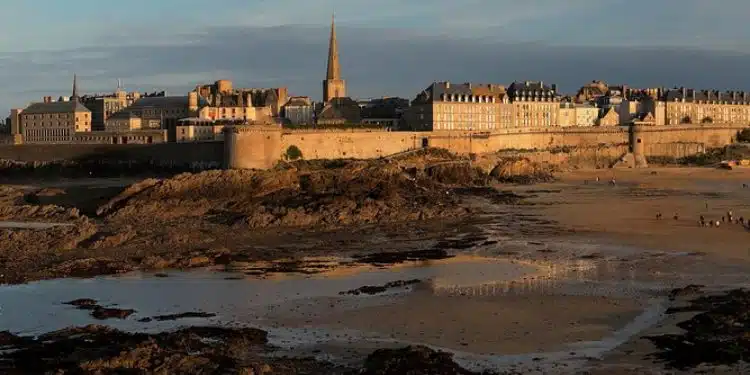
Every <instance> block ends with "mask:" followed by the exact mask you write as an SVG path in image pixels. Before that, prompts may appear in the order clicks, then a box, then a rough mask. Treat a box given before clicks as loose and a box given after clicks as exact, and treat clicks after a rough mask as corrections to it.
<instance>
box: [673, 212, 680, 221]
mask: <svg viewBox="0 0 750 375" xmlns="http://www.w3.org/2000/svg"><path fill="white" fill-rule="evenodd" d="M673 218H674V219H675V220H680V216H679V215H677V212H675V213H674V216H673Z"/></svg>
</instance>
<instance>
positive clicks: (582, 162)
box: [499, 145, 628, 168]
mask: <svg viewBox="0 0 750 375" xmlns="http://www.w3.org/2000/svg"><path fill="white" fill-rule="evenodd" d="M627 152H628V145H613V146H605V147H581V148H573V149H571V150H570V151H566V152H558V151H526V152H524V151H503V152H500V154H499V155H501V156H504V157H520V158H524V159H528V160H530V161H532V162H536V163H542V164H552V165H557V166H560V167H562V168H609V167H611V166H612V165H614V164H615V163H616V162H617V161H618V160H619V159H620V158H621V157H622V155H624V154H625V153H627Z"/></svg>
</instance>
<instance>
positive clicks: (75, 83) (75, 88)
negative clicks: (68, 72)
mask: <svg viewBox="0 0 750 375" xmlns="http://www.w3.org/2000/svg"><path fill="white" fill-rule="evenodd" d="M70 98H71V99H78V76H77V75H76V74H73V95H71V96H70Z"/></svg>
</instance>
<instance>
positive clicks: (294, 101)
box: [286, 96, 312, 107]
mask: <svg viewBox="0 0 750 375" xmlns="http://www.w3.org/2000/svg"><path fill="white" fill-rule="evenodd" d="M286 105H287V106H291V107H306V106H311V105H312V101H311V100H310V97H308V96H293V97H291V98H290V99H289V101H288V102H286Z"/></svg>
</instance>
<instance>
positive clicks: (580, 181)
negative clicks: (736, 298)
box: [71, 168, 750, 375]
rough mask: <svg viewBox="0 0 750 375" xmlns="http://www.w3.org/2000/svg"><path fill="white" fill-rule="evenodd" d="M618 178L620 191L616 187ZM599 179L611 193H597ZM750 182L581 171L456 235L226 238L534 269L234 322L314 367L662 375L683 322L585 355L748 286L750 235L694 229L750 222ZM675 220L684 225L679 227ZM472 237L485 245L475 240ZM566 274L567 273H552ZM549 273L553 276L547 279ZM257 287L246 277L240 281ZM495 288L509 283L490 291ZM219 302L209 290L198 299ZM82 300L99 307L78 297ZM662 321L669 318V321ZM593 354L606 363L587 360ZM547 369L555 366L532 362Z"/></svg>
mask: <svg viewBox="0 0 750 375" xmlns="http://www.w3.org/2000/svg"><path fill="white" fill-rule="evenodd" d="M613 174H614V176H615V177H616V180H617V185H616V186H610V185H609V184H608V183H607V181H608V180H609V179H610V178H611V177H612V176H613ZM597 176H599V177H600V179H601V181H600V182H596V181H595V178H596V177H597ZM584 181H588V183H584ZM743 183H748V184H750V171H748V170H732V171H726V170H717V169H705V168H704V169H697V168H689V169H688V168H685V169H677V168H661V169H646V170H617V171H614V172H613V171H611V170H601V171H575V172H568V173H564V174H562V175H561V176H560V180H559V181H557V182H554V183H545V184H538V185H533V186H507V185H504V186H498V188H499V189H502V190H510V191H513V192H514V193H517V194H520V195H523V196H525V198H524V204H520V205H492V204H489V203H488V202H486V201H483V200H480V199H478V200H474V201H469V202H467V203H469V204H472V205H475V206H476V207H482V208H483V209H484V214H483V215H481V217H476V218H473V219H475V220H474V221H471V222H463V223H460V224H456V225H453V224H447V223H445V224H443V225H440V223H437V224H435V225H432V226H429V225H420V226H419V227H418V229H417V228H415V227H413V226H411V227H409V228H404V227H399V226H391V227H390V228H388V229H387V230H386V229H384V228H383V227H380V228H360V229H358V230H357V231H356V232H355V231H352V232H350V233H346V232H329V233H308V232H299V233H294V234H293V237H290V235H289V234H288V233H286V234H285V233H279V234H278V235H277V236H278V237H277V238H275V239H269V237H266V238H258V237H254V238H252V240H253V241H251V242H248V241H247V238H244V237H242V236H241V235H238V236H237V237H235V238H231V237H228V238H227V239H222V242H223V246H226V247H227V248H230V249H234V248H235V246H240V245H239V242H240V241H244V242H247V243H252V245H242V246H245V247H248V246H255V247H256V248H255V249H254V251H256V252H258V251H259V252H260V253H261V254H262V255H261V256H260V258H266V259H269V260H271V259H278V258H280V257H283V256H289V255H293V254H295V253H299V252H304V253H306V254H309V255H331V253H332V252H333V253H337V252H338V253H341V254H344V255H353V254H363V253H373V252H376V251H403V250H413V249H425V248H431V247H433V246H436V243H439V242H440V241H445V240H446V239H449V238H453V239H456V238H458V239H457V240H455V243H453V244H452V245H450V246H455V247H456V248H453V249H452V250H451V251H452V252H453V253H459V254H473V255H480V256H497V257H500V258H503V259H509V260H511V261H512V262H517V263H518V264H521V265H526V266H529V267H531V268H532V269H533V268H534V267H536V271H534V272H528V273H526V272H520V273H515V272H508V273H507V274H504V273H502V272H500V273H498V274H496V275H493V274H489V275H485V276H484V277H479V276H482V275H481V274H482V272H477V275H472V276H477V277H472V278H469V281H462V280H459V279H456V278H454V279H452V280H449V281H448V282H446V283H444V284H440V283H439V282H438V281H439V279H440V277H439V275H438V274H435V273H431V274H430V273H429V272H427V275H426V276H425V275H424V274H423V275H422V276H421V277H425V278H428V279H431V280H432V282H431V283H429V284H427V285H419V286H415V287H414V288H413V290H412V288H409V289H408V290H407V291H397V292H394V293H385V294H384V295H377V296H362V297H356V298H355V297H351V298H343V297H340V296H337V295H336V293H331V294H330V295H324V296H319V295H318V296H309V297H310V298H299V299H297V300H294V301H286V302H283V303H278V301H277V300H274V299H272V298H269V299H268V301H265V302H264V303H265V305H264V307H263V308H261V309H257V308H249V307H248V306H250V305H251V304H253V303H255V304H257V303H259V301H258V300H257V299H256V300H254V301H251V302H245V303H240V304H238V305H241V308H240V309H239V310H238V311H240V312H239V313H237V314H235V315H234V316H232V317H231V320H233V321H242V320H243V319H245V320H246V321H247V320H250V321H255V322H256V324H258V325H259V326H260V327H262V328H264V329H268V330H269V332H270V340H271V342H272V344H274V345H279V346H281V347H284V346H286V347H288V349H289V352H288V353H290V354H292V355H295V354H297V355H315V356H317V357H318V358H320V359H327V360H333V361H339V360H347V361H354V360H355V357H356V360H361V357H362V355H364V354H367V353H368V350H371V349H374V348H378V347H393V346H396V347H399V346H403V345H405V344H408V343H420V344H427V345H430V346H433V347H435V348H441V349H445V350H450V351H454V352H456V353H458V354H460V355H462V356H464V357H467V358H468V357H471V355H479V356H482V355H489V356H494V359H497V360H498V361H499V362H494V363H495V366H496V367H494V368H496V369H497V368H498V367H497V366H500V369H508V368H519V367H515V365H514V366H510V365H508V366H505V365H497V363H506V362H503V359H504V358H506V357H514V356H515V357H514V358H520V359H519V360H518V361H516V360H512V361H508V362H507V363H514V364H515V363H517V362H519V361H520V362H525V363H526V367H522V368H523V369H524V370H523V371H522V372H523V373H534V372H536V373H575V371H579V370H582V369H586V368H590V369H591V371H592V373H594V374H607V375H615V374H618V373H623V374H626V373H650V372H651V373H659V372H660V371H663V370H664V365H663V364H660V363H655V361H654V360H653V359H650V358H649V355H650V354H653V353H654V351H655V350H656V348H655V347H653V345H651V344H650V343H649V342H648V341H647V340H644V339H643V338H642V336H644V335H646V334H654V333H659V332H664V331H669V330H674V329H676V328H675V327H674V324H675V323H676V322H677V320H678V317H670V318H668V319H666V320H663V321H661V322H658V323H657V324H656V325H653V326H652V325H651V323H653V322H651V323H650V322H648V321H647V322H644V323H643V324H641V325H639V326H638V327H639V328H638V329H637V330H635V331H633V332H625V333H627V334H623V335H620V336H617V337H618V340H620V339H621V340H622V341H624V344H622V345H621V346H619V347H617V348H615V349H614V350H611V351H587V350H582V349H581V348H582V346H585V345H586V343H591V342H597V341H601V340H608V339H611V338H612V337H613V335H617V334H618V332H620V331H621V330H623V328H626V327H628V326H629V324H631V323H632V322H633V321H634V320H637V318H638V317H640V316H641V315H642V314H643V313H644V311H645V310H647V309H649V308H651V307H653V305H654V303H655V302H654V301H665V300H666V295H667V293H668V291H669V290H670V289H671V288H675V287H683V286H685V285H687V284H690V283H702V284H706V285H708V286H709V288H713V289H726V288H729V287H737V286H742V285H743V284H748V280H747V278H746V275H747V272H748V271H750V263H748V261H750V242H748V238H749V237H748V236H750V232H748V231H746V230H745V229H744V228H742V227H741V226H740V225H738V224H731V225H730V224H726V223H724V224H723V225H722V226H721V227H719V228H703V227H699V226H698V223H697V222H698V217H699V216H700V215H704V216H705V217H706V218H707V219H714V220H721V216H722V215H723V214H725V213H726V211H728V210H732V211H733V213H734V215H735V217H740V216H744V217H745V218H746V219H748V218H750V188H743V187H742V184H743ZM706 204H708V208H706ZM657 212H661V213H662V214H663V216H664V217H663V218H662V219H661V220H657V219H656V218H655V215H656V213H657ZM675 213H677V215H678V216H679V217H678V219H677V220H675V219H673V217H672V216H673V215H674V214H675ZM204 230H205V228H204ZM225 234H226V233H222V234H221V235H225ZM211 235H212V236H220V235H219V234H217V233H213V234H211ZM461 236H465V237H468V236H473V237H477V238H478V239H476V240H472V241H464V240H461ZM222 238H224V237H222ZM233 241H234V242H233ZM450 246H447V245H446V246H444V247H445V248H450ZM334 249H335V250H334ZM334 263H335V262H334ZM409 265H413V264H411V263H409ZM555 265H558V267H557V268H554V267H552V266H555ZM547 266H549V267H550V269H548V270H547V271H548V272H546V273H544V272H542V273H540V272H539V270H540V269H542V268H543V267H547ZM394 269H395V270H396V272H397V273H398V272H400V271H401V270H400V269H399V268H394ZM352 272H353V271H352V269H351V268H347V267H336V266H335V265H334V266H333V270H332V272H331V273H329V274H326V275H321V277H326V278H331V279H335V278H340V277H344V278H345V277H349V276H351V274H352ZM356 272H358V271H355V273H356ZM410 276H412V275H409V274H405V275H401V276H398V277H395V278H393V279H388V280H385V279H382V278H376V279H373V280H371V281H372V282H370V281H368V280H361V282H359V284H372V285H375V284H377V283H376V282H375V281H377V282H378V283H382V282H384V281H394V280H396V279H407V278H409V277H410ZM427 276H429V277H427ZM524 277H526V278H527V279H526V280H525V281H524V280H523V278H524ZM514 278H516V279H517V278H520V280H518V281H517V283H516V284H515V285H510V284H508V283H505V282H506V281H507V280H508V279H514ZM288 279H289V276H288V275H283V276H279V277H276V278H274V277H271V275H269V276H268V279H267V280H268V281H272V280H275V281H276V282H279V283H283V282H286V281H288ZM251 280H252V278H248V277H244V276H243V277H241V280H233V281H231V282H234V283H247V282H251ZM493 280H494V281H498V280H499V281H503V282H502V283H495V284H494V285H493V284H492V282H493ZM359 284H357V285H344V284H342V285H341V287H340V288H338V289H341V290H340V291H345V290H347V289H346V288H351V287H353V288H356V287H361V286H362V285H359ZM228 287H229V286H227V288H228ZM345 287H346V288H345ZM338 289H337V291H339V290H338ZM297 292H299V291H297ZM210 293H211V292H210V291H206V290H203V292H200V295H208V294H210ZM289 293H291V294H293V293H296V292H295V291H291V292H289ZM76 297H90V296H82V295H77V296H71V298H76ZM303 297H304V296H303ZM312 297H314V298H312ZM256 298H261V299H262V298H263V297H257V296H256ZM249 299H252V296H250V298H249ZM214 300H217V298H214ZM126 302H127V299H124V300H123V302H120V301H118V303H120V304H126ZM261 302H263V301H261ZM242 309H244V310H242ZM655 311H656V313H655V314H656V315H657V317H658V311H659V310H658V309H657V310H655ZM146 312H148V313H149V314H158V313H164V312H167V313H178V312H181V311H161V310H159V309H154V311H148V309H145V311H144V313H146ZM211 312H213V311H211ZM219 318H222V316H221V315H220V316H219ZM640 329H644V330H643V331H640ZM629 334H633V335H634V336H633V337H629ZM615 341H617V340H615ZM615 341H613V342H615ZM602 347H605V346H602ZM467 353H468V354H469V356H466V355H465V354H467ZM551 353H558V354H554V355H553V354H551ZM560 353H561V354H560ZM591 353H593V355H594V356H595V357H597V359H596V360H587V359H586V357H588V356H589V355H591ZM355 354H356V355H355ZM347 356H349V357H347ZM545 356H547V357H549V358H551V359H550V360H548V361H547V360H537V361H535V360H533V359H534V358H544V357H545ZM571 359H574V360H576V361H577V362H576V364H575V366H572V365H571V366H572V367H571V368H565V369H562V368H558V367H556V366H557V365H559V364H560V363H563V362H566V361H568V360H571ZM490 362H491V361H490ZM491 363H493V362H491ZM504 366H505V367H504ZM731 371H735V372H734V373H737V372H736V371H737V370H736V368H730V369H728V370H727V372H725V373H733V372H731ZM718 373H721V372H720V371H719V372H718Z"/></svg>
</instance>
